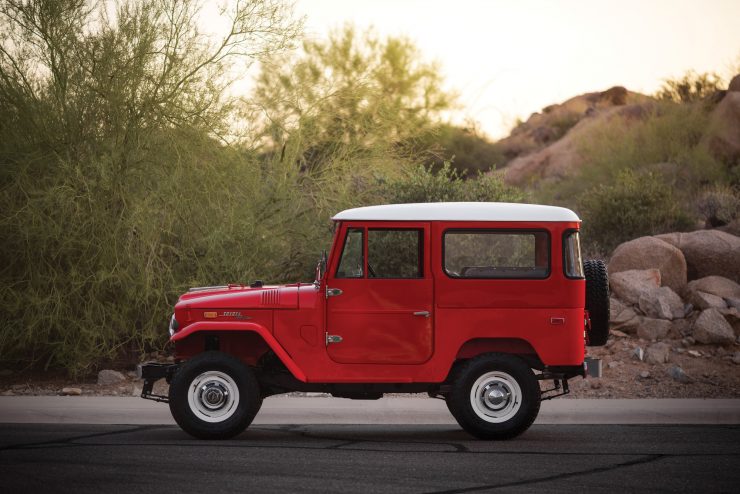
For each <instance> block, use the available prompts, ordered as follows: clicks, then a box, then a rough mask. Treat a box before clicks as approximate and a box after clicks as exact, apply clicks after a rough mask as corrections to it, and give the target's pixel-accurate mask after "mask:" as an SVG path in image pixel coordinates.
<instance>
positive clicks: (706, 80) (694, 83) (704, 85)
mask: <svg viewBox="0 0 740 494" xmlns="http://www.w3.org/2000/svg"><path fill="white" fill-rule="evenodd" d="M723 88H724V81H723V80H722V78H721V77H720V76H719V75H717V74H715V73H714V72H706V73H702V74H699V73H697V72H695V71H693V70H690V71H688V72H686V73H685V74H684V75H683V76H682V77H680V78H677V79H666V80H665V81H664V82H663V85H662V86H661V87H660V89H659V90H658V92H657V93H656V94H655V97H656V98H658V99H660V100H663V101H672V102H674V103H694V102H698V101H703V100H706V99H707V98H709V97H711V96H713V95H714V94H715V93H717V92H719V91H722V89H723Z"/></svg>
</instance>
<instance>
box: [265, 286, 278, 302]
mask: <svg viewBox="0 0 740 494" xmlns="http://www.w3.org/2000/svg"><path fill="white" fill-rule="evenodd" d="M279 302H280V290H278V289H277V288H271V289H268V290H264V291H263V292H262V305H278V303H279Z"/></svg>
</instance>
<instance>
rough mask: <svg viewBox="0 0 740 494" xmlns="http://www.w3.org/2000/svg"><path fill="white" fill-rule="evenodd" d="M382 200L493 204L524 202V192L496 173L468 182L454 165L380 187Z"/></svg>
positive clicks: (411, 172) (413, 172)
mask: <svg viewBox="0 0 740 494" xmlns="http://www.w3.org/2000/svg"><path fill="white" fill-rule="evenodd" d="M378 188H379V191H378V196H379V197H382V198H383V200H384V202H387V203H397V204H400V203H416V202H448V201H453V202H454V201H493V202H496V201H498V202H522V201H523V200H524V198H525V196H524V194H523V192H522V191H521V190H520V189H518V188H516V187H512V186H509V185H506V184H505V183H504V182H503V180H502V179H501V177H500V176H498V175H496V174H494V173H488V174H483V173H480V172H479V173H478V175H477V177H475V178H474V179H468V180H466V179H465V175H464V174H463V173H460V172H458V171H457V170H455V169H454V168H452V165H451V164H450V162H445V163H444V164H443V165H442V167H441V168H439V169H438V170H434V169H433V168H432V167H425V166H424V165H418V166H415V167H411V168H409V169H408V170H406V171H404V173H403V174H402V175H401V176H399V177H397V178H393V179H391V180H389V181H387V182H384V181H381V182H380V183H379V184H378Z"/></svg>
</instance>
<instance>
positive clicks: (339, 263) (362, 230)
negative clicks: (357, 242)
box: [334, 226, 367, 280]
mask: <svg viewBox="0 0 740 494" xmlns="http://www.w3.org/2000/svg"><path fill="white" fill-rule="evenodd" d="M353 231H359V232H360V236H361V237H360V238H361V239H362V246H361V247H362V249H361V251H362V276H340V275H339V268H341V267H342V260H343V259H344V250H345V248H346V247H347V238H348V237H349V234H350V233H352V232H353ZM366 231H367V228H365V227H356V226H348V227H347V228H345V230H344V237H342V243H341V245H342V247H341V249H340V251H339V258H338V259H337V267H336V269H335V270H334V278H335V279H338V280H361V279H364V278H366V276H367V266H366V264H367V255H366V254H367V245H366V244H367V242H366V240H365V239H366V233H365V232H366Z"/></svg>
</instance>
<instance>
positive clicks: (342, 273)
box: [336, 228, 365, 278]
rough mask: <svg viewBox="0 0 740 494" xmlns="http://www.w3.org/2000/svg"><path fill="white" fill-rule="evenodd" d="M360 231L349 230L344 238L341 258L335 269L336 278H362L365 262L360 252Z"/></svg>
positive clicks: (357, 229) (356, 229) (361, 242)
mask: <svg viewBox="0 0 740 494" xmlns="http://www.w3.org/2000/svg"><path fill="white" fill-rule="evenodd" d="M362 244H363V241H362V230H361V229H359V228H349V229H348V230H347V236H346V237H345V238H344V248H343V249H342V257H341V258H340V260H339V267H337V275H336V276H337V278H362V275H363V272H362V270H363V266H364V264H365V260H364V257H363V252H362Z"/></svg>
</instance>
